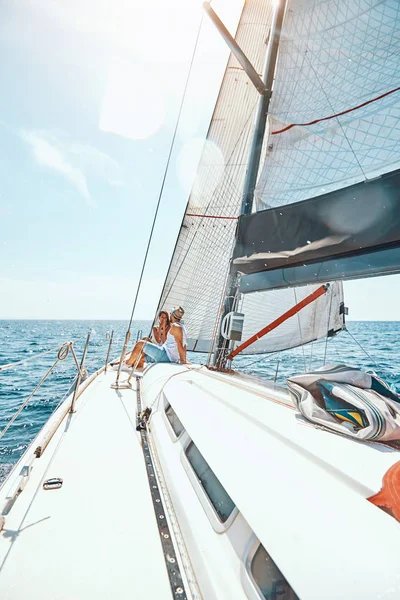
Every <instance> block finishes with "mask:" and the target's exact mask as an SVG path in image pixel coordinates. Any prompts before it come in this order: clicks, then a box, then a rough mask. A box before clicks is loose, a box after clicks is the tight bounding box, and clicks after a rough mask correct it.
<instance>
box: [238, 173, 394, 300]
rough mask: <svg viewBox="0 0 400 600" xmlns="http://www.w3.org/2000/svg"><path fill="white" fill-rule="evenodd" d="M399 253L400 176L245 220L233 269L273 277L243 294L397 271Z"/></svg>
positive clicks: (249, 285) (246, 286)
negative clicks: (265, 273)
mask: <svg viewBox="0 0 400 600" xmlns="http://www.w3.org/2000/svg"><path fill="white" fill-rule="evenodd" d="M399 248H400V170H398V171H396V172H394V173H387V174H386V175H383V176H382V177H380V178H379V179H375V180H373V181H369V182H363V183H357V184H355V185H353V186H349V187H347V188H344V189H342V190H337V191H335V192H331V193H329V194H324V195H323V196H317V197H316V198H311V199H310V200H306V201H303V202H296V203H294V204H288V205H286V206H281V207H279V208H272V209H269V210H265V211H260V212H258V213H254V214H252V215H243V216H242V217H241V218H240V223H239V227H238V242H237V244H236V247H235V257H234V264H235V266H236V268H237V269H238V270H239V271H240V272H241V273H246V274H250V273H260V272H268V273H269V275H268V276H264V277H251V278H247V279H245V280H244V281H242V282H241V290H242V291H244V292H245V293H246V292H250V291H254V290H255V289H258V290H260V289H269V288H271V289H272V288H274V287H288V286H289V285H299V284H300V285H301V284H304V283H313V282H317V281H321V279H322V280H323V279H325V280H326V278H329V279H331V278H332V279H347V278H354V277H357V276H358V277H363V276H366V277H370V276H372V275H381V274H383V273H393V272H398V271H399V270H400V262H399V252H397V251H395V250H396V249H399ZM396 257H397V258H396ZM396 261H397V262H396ZM277 271H278V273H277ZM289 271H290V274H288V277H286V276H285V273H287V272H289ZM257 282H258V285H260V287H258V288H257V287H256V285H257Z"/></svg>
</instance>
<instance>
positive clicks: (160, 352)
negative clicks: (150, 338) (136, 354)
mask: <svg viewBox="0 0 400 600" xmlns="http://www.w3.org/2000/svg"><path fill="white" fill-rule="evenodd" d="M143 352H144V354H145V355H146V357H147V358H149V359H150V361H149V362H157V363H167V362H171V361H170V360H169V358H168V354H167V353H166V351H165V350H164V348H162V347H161V346H157V345H156V344H152V343H151V342H146V343H145V345H144V346H143Z"/></svg>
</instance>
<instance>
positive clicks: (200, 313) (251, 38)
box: [159, 0, 273, 351]
mask: <svg viewBox="0 0 400 600" xmlns="http://www.w3.org/2000/svg"><path fill="white" fill-rule="evenodd" d="M272 14H273V0H251V1H248V2H246V3H245V5H244V9H243V12H242V15H241V18H240V21H239V25H238V29H237V34H236V40H237V42H238V44H239V45H240V47H241V48H242V50H243V51H244V52H245V54H246V55H247V56H248V58H249V59H250V61H251V62H252V64H253V65H254V67H255V69H256V70H257V72H258V73H261V72H262V68H263V63H264V60H265V52H266V40H267V37H268V33H269V29H270V25H271V21H272ZM258 99H259V93H258V92H257V90H256V89H255V88H254V86H253V85H252V83H251V82H250V80H249V78H248V77H247V75H246V74H245V72H244V71H243V69H242V67H241V66H240V64H239V63H238V61H237V60H236V58H234V56H233V55H231V56H230V58H229V61H228V64H227V68H226V70H225V75H224V78H223V82H222V86H221V89H220V93H219V96H218V100H217V104H216V107H215V110H214V114H213V117H212V121H211V125H210V128H209V131H208V135H207V140H206V142H205V146H204V150H203V153H202V156H201V159H200V164H199V167H198V171H197V176H196V180H195V182H194V186H193V190H192V193H191V196H190V199H189V203H188V206H187V209H186V214H185V217H184V220H183V224H182V227H181V231H180V233H179V237H178V241H177V244H176V248H175V251H174V255H173V258H172V262H171V266H170V269H169V272H168V275H167V279H166V283H165V286H164V290H163V293H162V296H161V300H160V305H159V308H160V309H161V308H166V309H167V310H169V309H171V308H172V307H173V306H174V305H182V306H183V307H184V309H185V326H186V329H187V331H188V337H189V342H188V348H189V349H195V350H197V351H208V350H209V348H210V343H211V340H212V339H213V337H214V329H215V325H216V322H217V320H218V316H219V312H220V305H221V299H222V294H223V290H224V288H225V284H226V279H227V273H228V269H229V260H230V257H231V255H232V248H233V242H234V237H235V230H236V225H237V220H236V218H237V216H238V215H239V212H240V204H241V196H242V189H243V180H244V177H245V174H246V166H247V159H248V152H249V145H250V141H251V133H252V130H253V125H254V116H255V111H256V107H257V102H258Z"/></svg>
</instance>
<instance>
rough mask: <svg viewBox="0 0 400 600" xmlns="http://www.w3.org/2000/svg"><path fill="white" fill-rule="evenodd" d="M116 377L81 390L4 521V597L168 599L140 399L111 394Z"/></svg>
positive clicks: (0, 579)
mask: <svg viewBox="0 0 400 600" xmlns="http://www.w3.org/2000/svg"><path fill="white" fill-rule="evenodd" d="M115 375H116V374H115V373H113V372H111V373H108V374H107V375H104V374H101V375H100V376H98V377H97V378H96V380H95V381H94V382H93V383H92V384H91V385H90V386H89V387H88V389H87V390H86V391H85V392H84V393H83V395H82V396H81V398H80V399H79V401H78V404H77V412H76V413H75V414H74V415H73V417H72V419H69V417H67V418H66V419H64V421H63V423H62V424H61V426H60V427H59V430H58V431H57V433H56V434H55V436H54V437H53V439H52V441H51V443H50V444H49V446H48V448H47V449H46V451H45V452H44V454H43V456H42V457H41V458H40V459H38V460H35V462H34V468H33V469H32V473H31V476H30V479H29V481H28V483H27V486H26V488H25V490H23V491H22V493H21V494H20V495H19V497H18V498H17V500H16V502H15V504H14V506H13V507H12V509H11V511H10V513H9V514H8V515H6V517H5V519H6V521H5V526H4V530H3V531H2V533H1V535H0V597H1V598H2V600H25V599H27V598H30V599H32V600H39V599H40V600H47V599H50V598H51V599H52V600H67V599H68V600H72V599H74V600H80V599H86V600H89V599H94V598H96V599H103V598H104V599H106V598H107V599H109V598H112V597H114V598H118V599H121V600H122V599H125V598H129V599H132V598H135V600H139V599H142V598H146V599H148V598H157V599H158V600H162V599H164V598H171V591H170V586H169V581H168V578H167V573H166V568H165V563H164V558H163V553H162V549H161V543H160V539H159V534H158V529H157V524H156V520H155V516H154V511H153V506H152V502H151V499H150V491H149V486H148V482H147V475H146V471H145V466H144V460H143V454H142V449H141V446H140V438H139V437H138V434H137V432H136V431H135V409H136V392H135V391H134V390H120V391H116V390H113V389H111V388H110V383H112V382H113V381H114V380H115ZM122 379H124V377H122ZM51 477H61V478H62V479H63V485H62V487H61V489H58V490H48V491H45V490H44V489H43V481H44V480H47V479H49V478H51ZM12 480H13V477H12V478H11V481H10V484H11V482H12ZM7 486H8V484H7V485H6V486H5V487H6V488H7ZM44 583H45V585H44Z"/></svg>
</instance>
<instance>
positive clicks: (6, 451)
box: [0, 320, 400, 481]
mask: <svg viewBox="0 0 400 600" xmlns="http://www.w3.org/2000/svg"><path fill="white" fill-rule="evenodd" d="M126 326H127V323H126V321H109V322H107V321H11V320H9V321H0V365H2V364H7V363H11V362H16V361H19V360H22V359H26V358H33V360H30V361H29V362H26V363H24V364H21V365H19V366H17V367H15V368H12V369H10V370H7V371H3V372H1V371H0V431H2V430H3V428H4V427H5V426H6V425H7V422H8V421H9V420H10V419H11V418H12V416H13V415H14V413H15V412H16V411H17V410H18V408H19V407H20V406H21V404H22V403H23V402H24V400H25V399H26V398H27V397H28V396H29V394H30V393H31V392H32V391H33V389H34V388H35V387H36V386H37V384H38V383H39V382H40V380H41V379H42V377H43V376H44V375H45V373H46V371H47V370H48V369H49V368H50V367H51V366H52V364H53V363H54V361H55V360H56V357H57V351H58V348H59V347H60V346H61V344H63V343H64V342H66V341H70V340H74V347H75V350H76V354H77V356H78V360H79V361H80V359H81V356H82V351H83V347H84V344H85V340H86V336H87V334H88V332H89V330H91V339H90V344H89V350H88V354H87V358H86V362H85V366H86V368H87V370H88V371H89V373H91V372H93V371H95V370H96V369H98V368H100V367H101V366H102V365H104V363H105V360H106V356H107V349H108V343H109V340H108V334H109V333H111V331H112V330H114V341H113V346H112V352H111V356H112V357H115V356H117V355H118V354H119V353H120V352H121V349H122V345H123V340H124V337H125V331H126ZM149 327H150V322H149V321H142V322H138V323H136V325H135V326H134V328H133V331H132V338H131V339H132V340H134V339H136V337H137V335H138V332H139V333H140V330H141V331H142V332H143V335H147V334H148V331H149ZM347 329H348V331H343V332H341V333H340V334H339V335H338V336H336V337H334V338H330V339H329V340H328V341H327V342H326V341H325V340H323V341H319V342H315V343H313V344H309V345H308V346H305V347H304V348H296V349H294V350H290V351H286V352H281V353H279V354H274V355H266V356H245V357H238V358H237V359H235V364H236V367H237V368H239V369H240V370H242V371H244V372H246V373H249V374H252V375H257V376H259V377H265V378H268V379H271V378H274V377H276V378H277V382H278V383H284V382H285V378H286V377H288V376H290V375H294V374H296V373H301V372H304V371H305V370H311V369H315V368H317V367H320V366H322V365H323V364H326V363H342V364H347V365H350V366H356V367H359V368H361V369H364V370H374V371H375V372H376V373H377V374H378V375H380V376H381V377H382V378H383V379H384V380H385V381H386V382H387V383H388V384H389V385H390V386H391V387H392V389H394V390H396V391H398V392H400V347H399V339H400V321H393V322H392V321H391V322H389V321H386V322H372V321H364V322H362V321H358V322H356V321H353V322H349V323H348V324H347ZM46 350H51V352H49V353H48V354H45V355H42V356H40V357H37V358H35V355H37V354H39V353H42V352H44V351H46ZM189 360H190V361H191V362H206V360H207V356H206V355H203V354H193V353H190V356H189ZM75 375H76V366H75V363H74V361H73V358H72V356H71V354H70V355H69V356H68V357H67V358H66V359H65V360H63V361H61V362H59V363H58V364H57V365H56V367H55V368H54V370H53V372H52V373H51V375H50V376H49V377H48V378H47V379H46V381H45V382H44V383H43V385H42V386H41V387H40V388H39V390H38V391H37V392H36V394H35V395H34V396H33V398H32V399H31V401H30V402H29V404H28V405H27V407H26V408H25V409H24V410H23V411H22V412H21V414H20V415H19V417H18V418H17V420H16V421H15V423H14V424H13V425H12V426H11V427H10V429H9V430H8V431H7V432H6V434H5V435H4V437H3V438H2V439H1V440H0V481H1V479H2V478H4V476H5V474H6V473H7V472H8V471H9V470H10V468H11V466H12V465H13V464H14V463H15V462H17V460H18V459H19V457H20V456H21V454H22V453H23V452H24V450H25V449H26V448H27V446H28V445H29V443H30V442H31V440H32V439H33V438H34V437H35V436H36V434H37V433H38V432H39V430H40V429H41V427H42V426H43V425H44V423H45V422H46V420H47V419H48V418H49V416H50V415H51V413H52V412H53V411H54V409H55V408H56V407H57V406H58V404H59V403H60V401H61V400H62V399H63V398H64V397H65V396H66V394H67V393H68V391H69V389H70V387H71V384H72V382H73V379H74V377H75Z"/></svg>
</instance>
